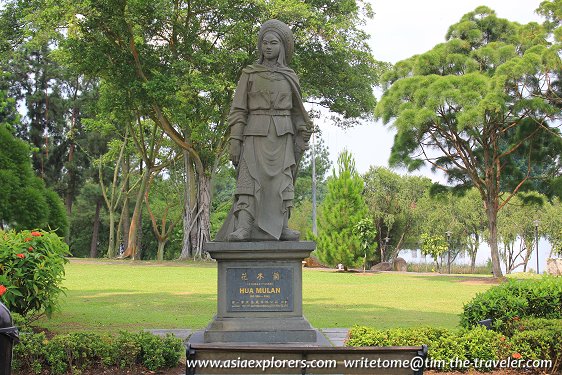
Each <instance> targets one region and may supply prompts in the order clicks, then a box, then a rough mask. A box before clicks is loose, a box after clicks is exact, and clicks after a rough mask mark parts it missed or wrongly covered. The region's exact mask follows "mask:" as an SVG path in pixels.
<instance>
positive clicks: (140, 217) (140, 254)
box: [133, 205, 143, 260]
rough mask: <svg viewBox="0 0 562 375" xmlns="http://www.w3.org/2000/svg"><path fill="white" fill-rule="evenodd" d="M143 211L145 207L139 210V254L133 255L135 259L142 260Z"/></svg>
mask: <svg viewBox="0 0 562 375" xmlns="http://www.w3.org/2000/svg"><path fill="white" fill-rule="evenodd" d="M142 210H143V205H141V206H140V210H139V225H138V227H137V252H136V253H135V254H133V259H138V260H141V259H142V256H143V254H142Z"/></svg>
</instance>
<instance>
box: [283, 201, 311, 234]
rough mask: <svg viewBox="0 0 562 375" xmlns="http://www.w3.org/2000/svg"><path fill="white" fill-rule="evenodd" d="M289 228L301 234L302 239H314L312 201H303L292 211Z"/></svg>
mask: <svg viewBox="0 0 562 375" xmlns="http://www.w3.org/2000/svg"><path fill="white" fill-rule="evenodd" d="M289 227H290V228H292V229H295V230H298V231H299V232H300V233H301V239H313V235H312V201H310V200H309V199H304V200H302V201H301V202H300V203H299V204H298V205H296V206H295V207H293V209H292V210H291V217H290V218H289Z"/></svg>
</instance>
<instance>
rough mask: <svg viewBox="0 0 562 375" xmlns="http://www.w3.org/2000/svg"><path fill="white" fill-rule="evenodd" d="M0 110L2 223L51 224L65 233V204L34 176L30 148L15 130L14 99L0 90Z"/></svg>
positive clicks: (27, 226) (18, 226)
mask: <svg viewBox="0 0 562 375" xmlns="http://www.w3.org/2000/svg"><path fill="white" fill-rule="evenodd" d="M2 100H4V101H2ZM0 112H2V113H0V178H1V180H2V184H1V186H0V193H1V194H0V225H9V226H10V227H13V228H15V229H30V228H42V229H49V228H52V229H54V230H56V231H57V233H58V234H60V235H61V236H65V235H66V234H67V232H68V221H67V217H66V212H65V209H64V206H63V204H62V202H61V200H60V198H59V197H58V196H57V195H56V194H55V193H54V192H53V191H52V190H50V189H48V188H46V187H45V184H44V182H43V180H41V179H39V178H38V177H35V176H34V174H33V171H32V168H31V159H30V157H29V153H30V148H29V146H28V145H27V144H26V143H25V142H24V141H22V140H20V139H18V138H16V137H15V134H14V126H15V124H16V123H17V121H16V120H17V115H16V114H15V113H16V112H15V106H14V102H13V101H10V100H7V99H5V97H4V92H3V91H1V90H0Z"/></svg>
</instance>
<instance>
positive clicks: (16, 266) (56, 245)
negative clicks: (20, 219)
mask: <svg viewBox="0 0 562 375" xmlns="http://www.w3.org/2000/svg"><path fill="white" fill-rule="evenodd" d="M69 254H70V253H69V251H68V245H66V244H65V243H64V242H63V241H62V239H61V238H60V237H59V236H58V235H57V234H55V233H54V232H45V231H28V230H26V231H21V232H16V231H14V230H10V231H7V232H5V231H0V285H3V286H4V287H5V288H6V291H5V293H3V295H2V296H1V297H0V298H1V300H2V301H3V302H4V304H5V305H6V306H7V307H8V309H10V310H11V311H13V312H16V313H19V314H22V315H38V314H41V313H45V314H47V315H48V316H50V315H51V314H52V313H53V311H54V310H55V308H56V307H57V306H58V297H59V294H60V293H61V292H62V291H63V290H64V288H63V287H62V285H61V284H62V281H63V279H64V265H65V264H66V263H67V262H68V261H67V260H66V259H65V258H64V257H65V256H67V255H69Z"/></svg>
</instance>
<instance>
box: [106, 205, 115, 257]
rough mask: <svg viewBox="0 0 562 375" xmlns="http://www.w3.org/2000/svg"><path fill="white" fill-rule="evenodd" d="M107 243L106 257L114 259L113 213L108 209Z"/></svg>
mask: <svg viewBox="0 0 562 375" xmlns="http://www.w3.org/2000/svg"><path fill="white" fill-rule="evenodd" d="M108 211H109V241H108V242H109V243H108V245H107V257H108V258H110V259H111V258H115V212H114V211H113V210H112V209H109V210H108Z"/></svg>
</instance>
